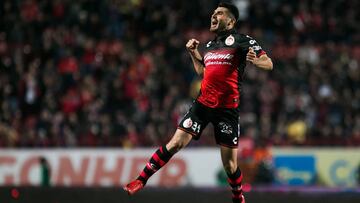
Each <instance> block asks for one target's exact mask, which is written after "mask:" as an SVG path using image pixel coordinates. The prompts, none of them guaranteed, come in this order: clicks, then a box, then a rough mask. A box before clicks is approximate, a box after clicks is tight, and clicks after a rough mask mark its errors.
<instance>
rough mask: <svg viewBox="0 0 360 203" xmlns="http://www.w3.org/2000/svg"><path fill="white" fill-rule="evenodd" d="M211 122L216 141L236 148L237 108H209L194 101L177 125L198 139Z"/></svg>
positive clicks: (237, 132) (237, 131)
mask: <svg viewBox="0 0 360 203" xmlns="http://www.w3.org/2000/svg"><path fill="white" fill-rule="evenodd" d="M209 122H211V123H212V124H213V126H214V131H215V132H214V134H215V140H216V143H217V144H219V145H222V146H226V147H230V148H236V147H237V146H238V140H239V134H240V129H239V109H238V108H233V109H229V108H210V107H207V106H205V105H203V104H201V103H199V102H198V101H195V102H194V103H193V105H192V106H191V108H190V109H189V111H188V112H187V113H186V114H185V116H184V118H183V119H182V120H181V122H180V123H179V125H178V129H181V130H183V131H185V132H187V133H189V134H191V135H192V136H193V138H194V139H195V140H198V139H199V138H200V136H201V132H202V131H203V130H204V129H205V127H206V126H207V124H208V123H209Z"/></svg>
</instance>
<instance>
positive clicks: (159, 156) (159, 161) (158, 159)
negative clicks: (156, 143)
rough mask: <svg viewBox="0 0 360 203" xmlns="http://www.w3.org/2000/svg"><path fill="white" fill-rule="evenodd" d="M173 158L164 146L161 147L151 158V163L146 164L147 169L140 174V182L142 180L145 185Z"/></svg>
mask: <svg viewBox="0 0 360 203" xmlns="http://www.w3.org/2000/svg"><path fill="white" fill-rule="evenodd" d="M172 156H173V154H171V153H170V152H169V151H168V150H167V149H166V147H165V145H164V146H162V147H160V148H159V149H158V150H157V151H156V152H155V153H154V154H153V155H152V156H151V158H150V160H149V162H147V163H146V166H145V168H144V169H143V171H142V172H141V173H140V175H139V177H138V178H137V179H138V180H141V181H142V182H143V183H144V184H146V182H147V181H148V179H149V178H150V177H151V176H152V175H153V174H154V173H156V171H158V170H159V169H160V168H161V167H163V166H164V165H165V164H166V163H167V162H168V161H169V160H170V159H171V157H172Z"/></svg>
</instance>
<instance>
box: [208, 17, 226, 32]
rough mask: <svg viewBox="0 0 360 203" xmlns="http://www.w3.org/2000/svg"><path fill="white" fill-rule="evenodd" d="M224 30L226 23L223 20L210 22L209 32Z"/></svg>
mask: <svg viewBox="0 0 360 203" xmlns="http://www.w3.org/2000/svg"><path fill="white" fill-rule="evenodd" d="M224 30H226V23H225V21H223V20H219V21H218V22H217V24H215V25H214V24H212V23H211V24H210V32H215V33H219V32H221V31H224Z"/></svg>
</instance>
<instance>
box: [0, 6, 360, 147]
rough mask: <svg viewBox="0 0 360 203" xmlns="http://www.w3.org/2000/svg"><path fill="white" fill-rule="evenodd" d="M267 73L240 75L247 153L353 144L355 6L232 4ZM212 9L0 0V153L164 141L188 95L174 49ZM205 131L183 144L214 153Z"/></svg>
mask: <svg viewBox="0 0 360 203" xmlns="http://www.w3.org/2000/svg"><path fill="white" fill-rule="evenodd" d="M233 2H234V3H235V4H236V5H237V6H238V7H239V11H240V14H241V15H240V21H239V23H238V30H239V32H241V33H245V34H248V35H250V36H252V37H253V38H255V39H256V40H257V41H258V42H259V44H260V45H262V47H263V49H264V50H266V51H267V54H268V55H269V56H270V57H271V58H272V59H273V62H274V70H273V71H271V72H266V71H262V70H257V69H256V68H254V67H252V66H248V67H247V68H246V75H245V81H244V84H243V88H242V91H243V92H242V97H241V115H240V126H241V136H242V140H243V141H244V143H250V144H248V145H251V143H252V144H254V145H268V144H272V145H281V146H289V145H291V146H293V145H299V146H303V145H306V146H314V145H315V146H336V145H339V146H359V145H360V64H359V62H360V25H359V22H360V11H359V9H358V8H360V1H357V0H332V1H326V0H300V1H291V0H288V1H286V0H272V1H267V0H251V1H250V0H234V1H233ZM217 3H218V2H217V1H207V0H193V1H191V2H189V1H180V0H174V1H162V0H77V1H71V0H3V1H2V3H1V4H0V147H82V146H85V147H94V146H98V147H103V146H112V147H124V148H125V147H142V146H155V145H160V144H164V143H165V142H166V141H168V139H169V138H170V136H171V135H172V134H173V133H174V131H175V129H176V126H177V123H178V121H179V120H180V119H181V117H182V115H183V114H184V113H185V112H186V111H187V109H188V108H189V106H190V105H191V103H192V100H193V98H195V97H196V95H197V94H198V88H199V84H200V82H201V78H199V77H198V76H197V75H196V74H195V71H193V67H192V63H191V60H190V57H189V56H188V54H187V53H186V50H185V43H186V42H187V40H188V39H190V38H196V39H198V40H200V42H201V43H202V44H206V42H207V41H208V40H211V39H212V38H213V37H214V35H213V34H212V33H210V32H209V31H208V28H209V25H210V16H211V14H212V11H213V9H214V8H216V5H217ZM214 144H215V143H214V140H213V136H212V128H211V126H209V127H208V128H207V129H206V130H205V131H204V134H203V136H202V138H201V139H200V141H198V142H192V145H201V146H208V145H214Z"/></svg>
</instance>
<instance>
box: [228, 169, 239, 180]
mask: <svg viewBox="0 0 360 203" xmlns="http://www.w3.org/2000/svg"><path fill="white" fill-rule="evenodd" d="M227 176H228V177H229V178H230V179H231V180H236V179H238V178H239V177H240V176H241V170H240V168H239V167H237V168H236V171H235V172H234V173H233V174H229V173H227Z"/></svg>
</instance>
